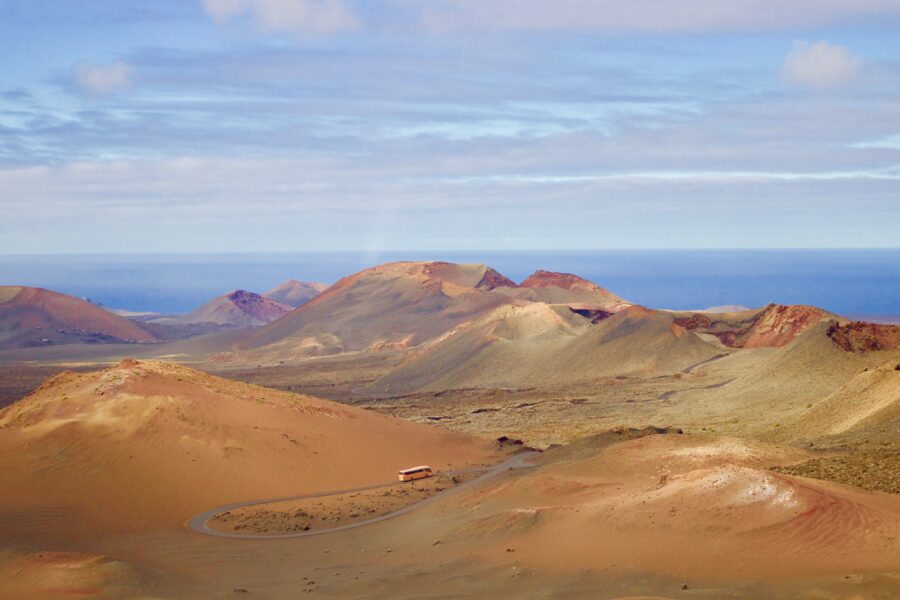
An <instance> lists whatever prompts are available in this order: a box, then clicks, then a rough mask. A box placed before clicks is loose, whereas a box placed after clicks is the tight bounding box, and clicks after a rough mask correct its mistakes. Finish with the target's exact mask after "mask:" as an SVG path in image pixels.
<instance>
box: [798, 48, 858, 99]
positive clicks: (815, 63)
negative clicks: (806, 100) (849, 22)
mask: <svg viewBox="0 0 900 600" xmlns="http://www.w3.org/2000/svg"><path fill="white" fill-rule="evenodd" d="M861 71H862V61H861V60H860V59H859V58H857V57H856V56H854V55H853V54H851V52H850V50H848V49H847V48H845V47H843V46H835V45H832V44H829V43H827V42H816V43H814V44H810V43H809V42H795V43H794V47H793V48H791V51H790V52H788V55H787V57H786V58H785V59H784V64H783V65H782V67H781V78H782V79H783V80H784V81H786V82H788V83H792V84H795V85H802V86H808V87H816V88H829V87H834V86H837V85H842V84H846V83H849V82H851V81H853V80H854V79H856V78H857V77H858V76H859V74H860V72H861Z"/></svg>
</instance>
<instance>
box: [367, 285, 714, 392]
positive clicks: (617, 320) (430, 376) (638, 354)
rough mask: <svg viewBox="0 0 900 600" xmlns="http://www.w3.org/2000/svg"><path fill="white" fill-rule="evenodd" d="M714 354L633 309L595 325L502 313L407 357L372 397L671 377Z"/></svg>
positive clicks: (528, 310)
mask: <svg viewBox="0 0 900 600" xmlns="http://www.w3.org/2000/svg"><path fill="white" fill-rule="evenodd" d="M719 353H720V350H719V349H718V348H717V347H716V346H714V345H712V344H709V343H707V342H705V341H703V340H701V339H700V338H699V337H697V336H696V335H694V334H693V333H691V332H689V331H687V330H686V329H684V328H682V327H680V326H678V325H676V324H675V323H674V319H673V317H672V316H671V315H669V314H667V313H663V312H658V311H652V310H649V309H646V308H643V307H639V306H631V307H628V308H626V309H624V310H622V311H620V312H618V313H615V314H611V315H610V316H608V317H607V318H605V319H602V320H600V321H598V322H596V323H594V322H593V321H592V320H591V319H590V318H589V317H587V316H583V315H582V314H579V313H578V312H576V311H574V310H572V309H571V308H570V307H568V306H564V305H548V304H544V303H533V304H529V305H526V306H503V307H500V308H498V309H496V310H495V311H493V312H491V313H490V314H488V315H486V316H485V317H483V318H481V319H478V320H476V321H473V322H472V323H469V324H466V325H463V326H460V327H459V328H458V329H456V330H454V331H453V332H451V333H450V334H449V335H447V336H446V337H444V338H442V339H441V340H439V341H437V342H435V343H433V344H430V345H428V346H427V347H425V348H423V349H422V350H421V351H420V352H418V353H415V354H413V355H412V356H411V357H410V358H409V359H408V360H407V361H406V362H405V363H403V364H402V365H401V366H400V367H398V368H397V369H395V370H394V371H392V372H391V373H389V374H388V375H386V376H385V377H383V378H381V379H379V380H378V381H376V382H375V384H374V385H373V390H374V391H376V392H381V393H407V392H412V391H423V390H432V391H433V390H442V389H451V388H463V387H519V386H541V385H562V384H570V383H575V382H584V381H588V380H591V379H593V378H597V377H608V376H613V375H624V374H648V373H672V372H678V371H681V370H683V369H686V368H688V367H690V366H691V365H694V364H697V363H699V362H702V361H705V360H707V359H709V358H712V357H713V356H716V355H717V354H719Z"/></svg>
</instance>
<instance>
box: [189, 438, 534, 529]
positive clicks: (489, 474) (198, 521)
mask: <svg viewBox="0 0 900 600" xmlns="http://www.w3.org/2000/svg"><path fill="white" fill-rule="evenodd" d="M538 454H539V452H522V453H521V454H516V455H515V456H513V457H511V458H509V459H508V460H505V461H504V462H502V463H500V464H498V465H494V466H493V467H490V468H489V469H488V470H487V471H486V472H485V473H484V474H483V475H481V476H479V477H476V478H475V479H473V480H471V481H467V482H465V483H461V484H459V485H457V486H455V487H452V488H449V489H446V490H444V491H443V492H438V493H437V494H435V495H434V496H431V497H430V498H426V499H425V500H422V501H421V502H415V503H413V504H410V505H409V506H405V507H403V508H401V509H400V510H396V511H394V512H390V513H387V514H384V515H381V516H378V517H374V518H372V519H368V520H367V521H360V522H358V523H351V524H350V525H343V526H341V527H332V528H331V529H320V530H318V531H299V532H296V533H278V534H273V535H266V534H261V533H259V534H254V533H232V532H229V531H216V530H215V529H210V528H209V526H208V525H207V523H208V522H209V520H210V519H212V518H213V517H215V516H217V515H219V514H221V513H224V512H228V511H229V510H234V509H236V508H246V507H248V506H259V505H262V504H271V503H273V502H285V501H288V500H304V499H307V498H321V497H323V496H336V495H338V494H352V493H356V492H365V491H367V490H375V489H378V488H383V487H388V486H392V485H396V484H397V483H398V482H397V481H391V482H389V483H377V484H375V485H369V486H364V487H358V488H351V489H348V490H335V491H330V492H321V493H318V494H307V495H305V496H290V497H287V498H270V499H268V500H253V501H251V502H235V503H234V504H226V505H224V506H218V507H216V508H213V509H210V510H208V511H206V512H203V513H200V514H199V515H197V516H196V517H194V518H192V519H191V520H190V521H189V522H188V526H189V527H190V528H191V529H193V530H194V531H197V532H199V533H205V534H206V535H212V536H216V537H224V538H236V539H242V540H276V539H284V538H298V537H309V536H313V535H324V534H326V533H335V532H337V531H346V530H347V529H355V528H357V527H365V526H366V525H371V524H373V523H378V522H379V521H386V520H388V519H392V518H394V517H397V516H400V515H402V514H405V513H408V512H410V511H412V510H415V509H417V508H421V507H422V506H425V505H426V504H429V503H431V502H434V501H435V500H438V499H440V498H445V497H447V496H450V495H451V494H456V493H459V492H461V491H463V490H464V489H467V488H470V487H473V486H475V485H478V484H479V483H483V482H484V481H487V480H488V479H492V478H494V477H496V476H497V475H499V474H500V473H504V472H506V471H509V470H511V469H521V468H527V467H531V466H533V465H529V464H526V462H525V461H526V460H528V459H529V458H532V457H534V456H537V455H538ZM466 470H470V469H461V470H459V471H449V472H445V473H444V474H447V475H449V474H453V473H459V472H462V471H466Z"/></svg>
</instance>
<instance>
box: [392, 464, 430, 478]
mask: <svg viewBox="0 0 900 600" xmlns="http://www.w3.org/2000/svg"><path fill="white" fill-rule="evenodd" d="M432 475H434V471H432V470H431V467H429V466H428V465H422V466H419V467H412V468H411V469H403V470H402V471H400V481H412V480H413V479H422V478H423V477H431V476H432Z"/></svg>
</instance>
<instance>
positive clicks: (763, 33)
mask: <svg viewBox="0 0 900 600" xmlns="http://www.w3.org/2000/svg"><path fill="white" fill-rule="evenodd" d="M898 240H900V2H897V1H896V0H853V1H844V0H793V1H791V2H784V1H783V0H733V1H730V2H713V1H709V0H681V1H679V2H674V1H670V0H630V1H629V2H621V1H619V0H554V1H553V2H546V1H544V0H491V1H490V2H486V1H484V0H380V1H379V0H368V1H364V0H155V1H154V2H147V1H145V0H79V1H77V2H75V1H60V0H28V1H27V2H26V1H21V0H0V254H7V255H10V254H29V253H51V254H52V253H141V252H154V253H156V252H163V253H165V252H262V251H266V252H272V251H305V250H353V251H362V252H367V253H372V254H373V255H376V254H377V253H379V252H387V251H396V250H404V249H410V250H416V249H418V250H422V249H426V250H427V249H449V250H466V249H485V250H505V249H610V248H621V249H629V248H663V249H665V248H773V247H774V248H879V247H898V246H900V241H898Z"/></svg>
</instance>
